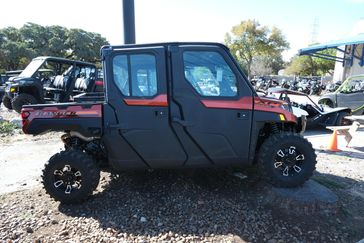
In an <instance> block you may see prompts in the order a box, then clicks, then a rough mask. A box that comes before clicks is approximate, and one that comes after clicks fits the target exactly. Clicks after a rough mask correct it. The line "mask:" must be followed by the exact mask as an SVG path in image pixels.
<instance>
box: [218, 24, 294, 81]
mask: <svg viewBox="0 0 364 243" xmlns="http://www.w3.org/2000/svg"><path fill="white" fill-rule="evenodd" d="M225 44H226V45H227V46H228V47H229V48H230V50H231V52H232V54H233V55H234V57H235V58H236V59H237V61H238V62H239V64H240V65H242V66H245V68H246V70H247V73H248V76H249V77H250V76H251V67H252V63H253V61H254V57H258V56H263V57H268V58H269V57H273V58H279V57H281V54H282V52H283V51H284V50H286V49H287V48H288V47H289V44H288V42H287V41H286V40H285V37H284V36H283V34H282V32H281V30H280V29H278V28H276V27H273V28H271V29H270V28H269V27H267V26H260V24H259V22H258V21H256V20H246V21H242V22H241V23H240V24H238V25H235V26H233V27H232V29H231V33H226V36H225Z"/></svg>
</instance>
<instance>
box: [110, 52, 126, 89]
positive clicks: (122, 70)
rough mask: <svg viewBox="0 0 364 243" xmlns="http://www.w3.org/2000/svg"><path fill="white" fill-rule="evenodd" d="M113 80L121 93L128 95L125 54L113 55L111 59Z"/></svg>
mask: <svg viewBox="0 0 364 243" xmlns="http://www.w3.org/2000/svg"><path fill="white" fill-rule="evenodd" d="M113 72H114V82H115V84H116V86H117V87H118V88H119V90H120V91H121V93H122V94H123V95H125V96H130V93H129V72H128V59H127V56H126V55H120V56H116V57H114V60H113Z"/></svg>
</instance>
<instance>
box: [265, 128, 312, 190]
mask: <svg viewBox="0 0 364 243" xmlns="http://www.w3.org/2000/svg"><path fill="white" fill-rule="evenodd" d="M258 163H259V166H260V168H261V170H262V173H263V176H264V177H265V179H266V180H267V181H268V182H269V183H271V184H272V185H274V186H278V187H296V186H300V185H302V184H303V183H304V182H305V181H306V180H308V179H309V178H310V177H311V176H312V173H313V171H314V170H315V166H316V154H315V151H314V149H313V148H312V144H311V143H310V142H308V141H307V140H306V139H305V138H303V137H302V136H300V135H299V134H295V133H280V134H273V135H271V136H270V137H269V138H268V139H267V140H266V141H265V142H264V143H263V144H262V146H261V148H260V151H259V157H258Z"/></svg>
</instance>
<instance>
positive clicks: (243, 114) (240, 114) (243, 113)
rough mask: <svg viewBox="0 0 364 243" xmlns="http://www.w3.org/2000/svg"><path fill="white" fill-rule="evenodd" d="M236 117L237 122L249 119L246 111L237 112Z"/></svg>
mask: <svg viewBox="0 0 364 243" xmlns="http://www.w3.org/2000/svg"><path fill="white" fill-rule="evenodd" d="M236 117H237V118H238V119H239V120H248V119H249V113H248V112H246V111H239V112H238V113H236Z"/></svg>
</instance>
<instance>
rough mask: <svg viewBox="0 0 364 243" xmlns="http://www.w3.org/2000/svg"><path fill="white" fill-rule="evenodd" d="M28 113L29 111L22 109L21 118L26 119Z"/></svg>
mask: <svg viewBox="0 0 364 243" xmlns="http://www.w3.org/2000/svg"><path fill="white" fill-rule="evenodd" d="M29 115H30V112H28V111H22V113H21V118H22V119H23V120H25V119H27V118H28V117H29Z"/></svg>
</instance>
